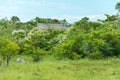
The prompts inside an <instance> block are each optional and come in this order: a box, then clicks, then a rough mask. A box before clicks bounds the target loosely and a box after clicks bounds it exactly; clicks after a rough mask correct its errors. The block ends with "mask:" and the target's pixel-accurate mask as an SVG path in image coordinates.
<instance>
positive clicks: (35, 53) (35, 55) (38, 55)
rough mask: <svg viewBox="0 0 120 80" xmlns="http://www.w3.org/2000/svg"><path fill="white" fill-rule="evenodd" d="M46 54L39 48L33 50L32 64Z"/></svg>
mask: <svg viewBox="0 0 120 80" xmlns="http://www.w3.org/2000/svg"><path fill="white" fill-rule="evenodd" d="M45 54H47V52H46V51H45V50H42V49H40V48H37V49H34V51H33V54H31V55H32V58H33V61H34V62H38V61H40V60H41V59H42V57H43V55H45Z"/></svg>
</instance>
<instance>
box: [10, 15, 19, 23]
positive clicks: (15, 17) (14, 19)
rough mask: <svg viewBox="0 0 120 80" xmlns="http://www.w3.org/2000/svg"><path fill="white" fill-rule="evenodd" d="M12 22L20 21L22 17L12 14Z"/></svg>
mask: <svg viewBox="0 0 120 80" xmlns="http://www.w3.org/2000/svg"><path fill="white" fill-rule="evenodd" d="M10 21H11V22H12V23H16V22H20V19H19V18H18V17H17V16H12V17H11V20H10Z"/></svg>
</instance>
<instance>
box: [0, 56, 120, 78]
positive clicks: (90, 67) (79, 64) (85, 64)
mask: <svg viewBox="0 0 120 80" xmlns="http://www.w3.org/2000/svg"><path fill="white" fill-rule="evenodd" d="M119 67H120V59H118V58H110V59H104V60H89V59H81V60H74V61H72V60H61V61H60V60H54V59H53V60H52V59H50V60H49V59H44V60H42V61H40V62H38V63H33V62H29V61H27V62H26V63H25V64H21V63H16V62H15V61H14V60H13V61H11V64H10V66H9V67H5V66H0V80H120V68H119Z"/></svg>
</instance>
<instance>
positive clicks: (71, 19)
mask: <svg viewBox="0 0 120 80" xmlns="http://www.w3.org/2000/svg"><path fill="white" fill-rule="evenodd" d="M83 17H88V18H89V19H90V20H91V21H96V20H97V19H105V16H104V15H86V16H73V15H63V16H52V17H51V18H57V19H66V20H67V21H68V22H70V23H73V22H75V21H78V20H81V19H82V18H83Z"/></svg>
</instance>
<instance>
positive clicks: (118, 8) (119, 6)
mask: <svg viewBox="0 0 120 80" xmlns="http://www.w3.org/2000/svg"><path fill="white" fill-rule="evenodd" d="M115 9H116V10H118V12H119V11H120V2H118V3H117V4H116V6H115Z"/></svg>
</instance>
